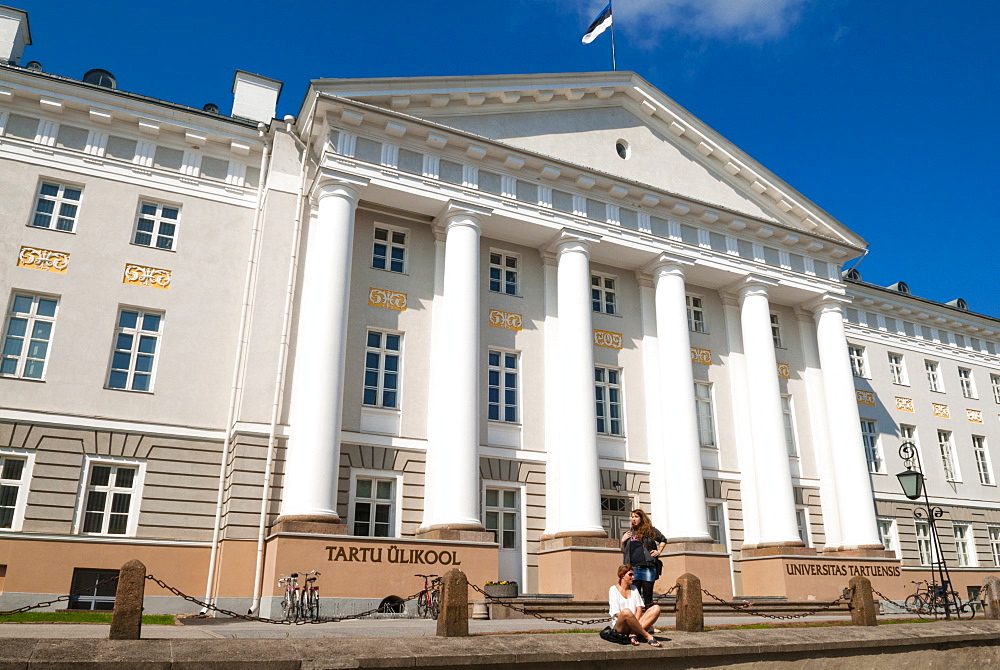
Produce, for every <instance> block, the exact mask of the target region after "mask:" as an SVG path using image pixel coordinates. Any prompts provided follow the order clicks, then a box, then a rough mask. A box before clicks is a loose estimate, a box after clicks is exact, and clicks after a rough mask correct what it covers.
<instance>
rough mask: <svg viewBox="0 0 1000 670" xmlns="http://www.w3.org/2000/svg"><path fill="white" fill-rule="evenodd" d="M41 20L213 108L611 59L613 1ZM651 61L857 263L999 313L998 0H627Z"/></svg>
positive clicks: (169, 91) (621, 18)
mask: <svg viewBox="0 0 1000 670" xmlns="http://www.w3.org/2000/svg"><path fill="white" fill-rule="evenodd" d="M6 2H7V3H9V4H11V5H13V6H15V7H18V8H20V9H24V10H26V11H27V12H28V13H29V17H30V23H31V28H32V37H33V40H34V44H33V45H32V46H30V47H28V48H27V50H26V51H25V57H26V59H33V60H38V61H40V62H41V63H42V64H43V67H44V68H45V70H46V71H48V72H54V73H56V74H62V75H66V76H70V77H81V76H82V75H83V73H84V72H85V71H86V70H88V69H91V68H95V67H103V68H105V69H107V70H110V71H111V72H113V73H114V74H115V75H116V76H117V78H118V83H119V87H120V88H122V89H124V90H128V91H133V92H136V93H142V94H145V95H150V96H153V97H157V98H162V99H165V100H170V101H173V102H179V103H182V104H188V105H191V106H196V107H201V106H202V105H203V104H204V103H206V102H216V103H217V104H218V105H219V106H220V108H222V110H223V111H224V112H225V111H228V109H229V107H230V105H231V94H230V87H231V84H232V77H233V72H234V71H235V70H236V69H244V70H249V71H253V72H257V73H260V74H263V75H267V76H270V77H274V78H276V79H280V80H282V81H284V82H285V88H284V91H283V93H282V96H281V99H280V101H279V104H278V115H279V116H281V115H284V114H296V113H297V112H298V106H299V103H300V102H301V101H302V97H303V94H304V93H305V89H306V86H307V84H308V80H309V79H315V78H320V77H400V76H418V75H474V74H502V73H524V72H581V71H595V70H609V69H611V55H610V42H609V34H607V33H606V34H605V35H602V36H601V37H599V38H598V39H597V40H596V41H595V42H594V43H592V44H590V45H583V44H581V43H580V37H581V36H582V34H583V31H584V30H585V29H586V27H587V25H588V24H589V23H590V21H591V20H592V19H593V18H594V16H596V15H597V13H598V12H600V10H601V9H602V8H603V7H604V6H605V4H606V0H596V1H589V0H576V1H571V0H506V1H505V2H492V3H491V2H470V1H469V0H464V1H462V2H457V1H454V2H452V1H445V0H424V1H423V2H399V1H397V0H382V1H381V2H373V3H370V4H368V5H367V6H363V3H354V2H336V1H329V2H312V1H309V0H302V1H300V2H298V3H293V4H291V5H282V4H278V3H265V2H259V1H258V0H246V1H244V2H212V1H210V0H203V1H201V2H192V1H191V0H176V1H174V2H161V3H136V2H127V3H126V2H123V1H120V0H105V1H103V2H100V3H97V2H87V1H83V2H75V3H63V2H59V3H56V2H53V1H52V0H6ZM615 28H616V43H617V55H618V67H619V69H623V70H634V71H636V72H638V73H639V74H640V75H642V76H643V77H644V78H646V79H647V80H649V81H650V82H651V83H652V84H653V85H654V86H656V87H658V88H659V89H661V90H662V91H663V92H664V93H666V94H667V95H669V96H670V97H672V98H673V99H674V100H676V101H677V102H678V103H680V104H681V105H683V106H684V107H686V108H687V109H688V110H690V111H691V112H693V113H694V114H696V115H697V116H698V117H700V118H701V119H702V120H704V121H705V122H706V123H708V124H709V125H710V126H712V127H713V128H715V129H716V130H717V131H719V132H720V133H722V134H723V135H724V136H726V137H727V138H728V139H729V140H730V141H732V142H733V143H734V144H736V145H737V146H739V147H740V148H741V149H743V150H744V151H746V152H747V153H749V154H750V155H752V156H753V157H754V158H756V159H757V160H759V161H760V162H761V163H763V164H764V165H765V166H767V167H768V168H769V169H770V170H772V171H773V172H775V173H776V174H777V175H779V176H780V177H781V178H783V179H784V180H785V181H787V182H788V183H789V184H791V185H792V186H793V187H795V188H796V189H798V190H799V191H800V192H802V193H803V194H804V195H806V197H808V198H810V199H812V200H813V201H814V202H816V203H817V204H819V205H820V206H821V207H823V208H824V209H826V210H827V211H828V212H829V213H830V214H832V215H833V216H834V217H836V218H837V219H839V220H840V221H842V222H843V223H844V224H845V225H847V226H848V227H850V228H852V229H854V230H855V231H857V232H858V233H859V234H861V235H862V236H863V237H864V238H865V239H866V240H867V241H868V242H869V244H870V245H871V253H870V254H869V255H868V257H867V258H866V259H865V260H864V261H863V262H862V263H861V265H860V266H859V268H858V269H859V270H860V271H861V273H862V275H863V277H864V279H865V280H866V281H870V282H873V283H876V284H882V285H887V284H891V283H893V282H896V281H899V280H903V281H906V282H907V283H908V284H909V285H910V288H911V289H912V291H913V293H914V294H916V295H919V296H922V297H925V298H930V299H932V300H939V301H942V302H944V301H948V300H951V299H953V298H956V297H963V298H965V299H966V300H967V301H968V302H969V306H970V308H971V309H972V310H973V311H976V312H980V313H985V314H990V315H994V316H998V317H1000V291H997V290H996V288H995V286H994V282H995V281H997V279H998V278H1000V277H998V272H997V269H996V264H995V262H994V257H995V255H996V254H997V251H998V250H997V247H998V245H997V239H996V231H997V218H998V216H1000V196H998V194H1000V184H998V182H1000V169H998V167H997V166H998V164H1000V163H998V161H997V160H996V158H995V157H993V152H995V151H997V150H998V148H1000V124H998V123H997V117H998V114H997V109H998V107H1000V77H998V74H997V72H998V64H1000V4H998V3H995V2H987V1H985V0H953V1H952V2H951V3H941V2H929V1H928V0H908V1H906V2H903V1H901V0H875V1H872V0H868V1H862V0H827V1H820V0H618V1H617V2H616V3H615Z"/></svg>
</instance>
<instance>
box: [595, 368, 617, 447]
mask: <svg viewBox="0 0 1000 670" xmlns="http://www.w3.org/2000/svg"><path fill="white" fill-rule="evenodd" d="M594 393H595V395H596V397H597V432H598V433H601V434H602V435H624V425H623V423H622V387H621V370H616V369H614V368H603V367H595V368H594Z"/></svg>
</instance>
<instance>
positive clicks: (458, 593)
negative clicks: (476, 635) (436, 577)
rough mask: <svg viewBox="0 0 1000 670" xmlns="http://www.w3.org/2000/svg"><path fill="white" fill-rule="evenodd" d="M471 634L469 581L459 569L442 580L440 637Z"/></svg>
mask: <svg viewBox="0 0 1000 670" xmlns="http://www.w3.org/2000/svg"><path fill="white" fill-rule="evenodd" d="M468 634H469V580H468V578H467V577H466V576H465V573H464V572H462V571H461V570H459V569H458V568H452V569H451V570H449V571H448V572H446V573H445V574H444V577H442V578H441V600H440V609H439V610H438V621H437V635H438V637H465V636H467V635H468Z"/></svg>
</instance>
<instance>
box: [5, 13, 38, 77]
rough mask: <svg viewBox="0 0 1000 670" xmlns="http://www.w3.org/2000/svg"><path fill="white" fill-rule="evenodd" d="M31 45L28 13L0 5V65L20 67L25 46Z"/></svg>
mask: <svg viewBox="0 0 1000 670" xmlns="http://www.w3.org/2000/svg"><path fill="white" fill-rule="evenodd" d="M28 44H31V30H29V29H28V13H27V12H25V11H23V10H20V9H14V8H13V7H7V6H5V5H0V63H7V64H9V65H18V64H20V62H21V54H23V53H24V47H25V45H28Z"/></svg>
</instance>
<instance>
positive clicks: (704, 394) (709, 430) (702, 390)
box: [694, 382, 715, 448]
mask: <svg viewBox="0 0 1000 670" xmlns="http://www.w3.org/2000/svg"><path fill="white" fill-rule="evenodd" d="M694 405H695V411H696V414H697V417H698V441H699V442H700V443H701V446H703V447H712V448H715V412H714V410H713V409H712V385H711V384H706V383H705V382H695V383H694Z"/></svg>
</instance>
